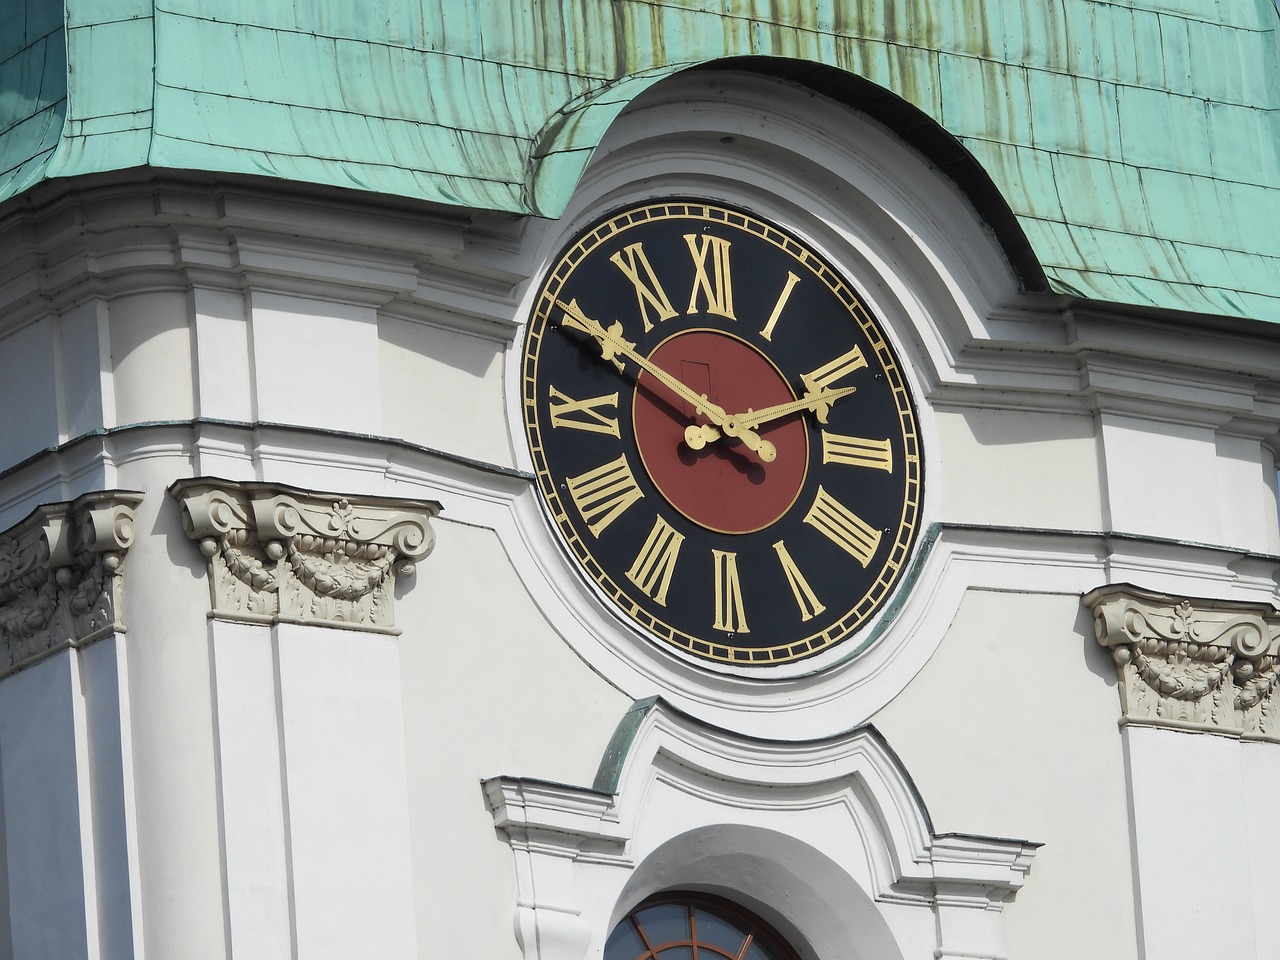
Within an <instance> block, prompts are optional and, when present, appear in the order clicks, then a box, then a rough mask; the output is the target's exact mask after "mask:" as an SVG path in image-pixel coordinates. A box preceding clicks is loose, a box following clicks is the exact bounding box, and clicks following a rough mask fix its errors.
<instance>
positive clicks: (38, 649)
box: [0, 490, 142, 676]
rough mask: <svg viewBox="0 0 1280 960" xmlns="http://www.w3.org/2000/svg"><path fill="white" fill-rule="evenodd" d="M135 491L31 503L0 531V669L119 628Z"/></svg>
mask: <svg viewBox="0 0 1280 960" xmlns="http://www.w3.org/2000/svg"><path fill="white" fill-rule="evenodd" d="M141 501H142V494H140V493H135V492H132V491H126V490H107V491H104V492H102V493H88V494H85V495H84V496H82V497H79V498H78V499H76V500H73V501H71V502H70V503H50V504H44V505H43V506H39V507H37V508H36V509H35V510H33V511H32V512H31V513H30V514H29V515H28V516H27V517H26V518H25V519H24V520H22V521H20V522H19V523H18V524H16V525H15V526H13V527H10V528H9V529H8V530H6V531H4V532H3V533H0V676H5V675H8V674H10V673H13V672H15V671H17V670H20V669H22V668H23V667H27V666H30V665H31V664H33V663H35V662H37V661H38V660H41V659H43V658H44V657H47V656H49V655H50V654H51V653H54V652H55V651H57V650H61V649H64V648H66V647H71V646H83V645H85V644H88V643H92V642H93V641H94V640H97V639H99V638H101V637H104V636H107V635H108V634H111V633H123V632H124V623H123V622H122V620H121V610H120V588H121V574H122V567H123V563H124V555H125V551H126V550H128V549H129V546H130V544H132V543H133V508H134V507H136V506H137V505H138V504H139V503H140V502H141Z"/></svg>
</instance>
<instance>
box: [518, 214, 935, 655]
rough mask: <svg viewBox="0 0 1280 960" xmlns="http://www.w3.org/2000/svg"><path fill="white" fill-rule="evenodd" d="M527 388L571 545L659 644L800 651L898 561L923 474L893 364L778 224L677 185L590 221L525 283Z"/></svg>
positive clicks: (865, 598) (868, 322) (852, 618)
mask: <svg viewBox="0 0 1280 960" xmlns="http://www.w3.org/2000/svg"><path fill="white" fill-rule="evenodd" d="M522 399H523V406H524V417H525V428H526V433H527V436H528V440H529V446H530V450H531V452H532V455H533V461H534V466H535V470H536V474H537V483H538V488H539V490H540V492H541V494H542V497H543V500H544V502H545V503H546V506H547V508H548V510H549V512H550V515H551V518H552V522H553V524H554V526H555V528H556V530H557V531H558V533H559V535H560V537H561V538H562V540H563V542H564V544H565V546H566V547H567V549H568V551H569V553H570V554H571V555H572V556H573V558H574V559H575V561H576V562H577V563H578V564H579V566H580V567H581V569H582V571H583V572H584V573H585V575H586V576H587V577H588V578H589V579H590V580H591V581H592V582H594V583H595V584H596V586H597V587H598V588H599V589H600V591H601V592H603V594H604V595H605V596H606V597H607V598H608V599H609V600H610V601H611V602H612V603H613V605H614V606H615V607H616V609H617V611H618V612H619V613H620V614H621V615H622V616H623V617H625V618H626V619H628V620H629V621H630V622H632V623H634V624H636V625H638V626H639V627H640V628H642V629H643V630H644V631H645V632H646V633H647V634H649V635H650V636H652V637H654V638H656V639H657V640H658V641H660V642H662V643H666V644H670V645H672V646H674V647H676V648H679V649H680V650H682V651H684V652H685V653H688V654H692V655H693V656H695V657H700V658H704V659H707V660H712V661H720V662H728V663H734V664H743V665H767V664H774V663H782V662H787V661H791V660H797V659H800V658H803V657H807V656H811V655H813V654H816V653H818V652H820V651H823V650H826V649H828V648H829V647H831V646H832V645H833V644H836V643H839V642H840V641H842V640H844V639H846V638H848V637H849V636H851V635H852V634H854V633H855V632H856V631H857V630H858V628H859V627H861V626H863V625H864V624H865V623H866V622H867V621H868V619H869V618H870V617H871V616H872V615H873V614H874V613H875V611H876V610H877V609H878V608H879V607H880V606H881V604H883V603H884V601H885V600H886V598H887V597H888V596H889V594H890V592H891V591H892V589H893V588H894V586H895V584H896V583H897V582H898V580H899V578H900V577H901V575H902V573H903V570H904V568H905V565H906V561H907V557H908V554H909V553H910V550H911V546H912V543H913V541H914V538H915V535H916V530H917V525H918V521H919V511H920V499H921V490H922V487H921V484H922V473H923V470H922V462H921V451H920V442H919V433H918V430H917V425H916V417H915V412H914V410H913V406H912V401H911V396H910V394H909V391H908V387H907V384H906V381H905V378H904V377H903V374H902V370H901V367H900V365H899V362H898V359H897V357H896V355H895V354H894V352H893V350H892V348H891V347H890V346H889V344H888V342H887V341H886V339H885V337H884V334H883V332H882V330H881V327H880V324H879V322H878V320H877V319H876V318H875V317H874V316H872V315H871V313H870V311H869V310H868V309H867V308H866V306H865V305H864V304H863V303H862V302H861V300H860V299H859V297H858V296H857V294H856V293H855V292H854V291H853V289H852V288H851V287H850V286H849V284H848V283H847V282H846V281H845V280H844V278H843V277H841V276H840V274H839V273H838V272H837V271H836V270H835V269H834V268H833V267H832V266H831V265H830V264H829V263H828V262H827V261H826V260H825V259H823V258H822V257H821V256H820V255H819V254H817V253H815V252H814V251H813V250H811V249H810V248H809V247H808V246H807V245H806V244H805V243H804V242H802V241H801V240H799V239H797V238H796V237H794V236H792V235H791V234H789V233H788V232H787V231H786V230H784V229H782V228H781V227H779V226H776V225H773V224H770V223H767V222H765V221H763V220H761V219H759V218H758V217H754V216H752V215H750V214H748V213H745V212H742V211H739V210H734V209H731V208H727V207H724V206H720V205H715V204H710V203H704V202H700V201H692V200H673V201H667V202H662V203H650V204H646V205H643V206H639V207H634V208H632V209H629V210H625V211H622V212H620V213H617V214H614V215H612V216H610V217H608V218H606V219H604V220H601V221H600V222H599V223H597V224H595V225H594V226H592V227H591V228H590V229H588V230H587V231H585V232H584V233H583V234H582V235H581V236H580V237H579V238H578V239H577V240H576V241H575V242H573V243H572V244H571V245H570V246H569V247H568V248H567V249H566V250H565V251H564V252H563V254H562V255H561V256H560V258H559V259H558V260H557V262H556V263H555V265H554V266H553V268H552V270H551V271H550V273H549V274H548V275H547V278H546V280H545V282H544V284H543V287H542V289H541V291H540V292H539V295H538V297H537V300H536V302H535V305H534V308H533V314H532V316H531V317H530V320H529V329H528V334H527V340H526V343H525V351H524V359H523V398H522Z"/></svg>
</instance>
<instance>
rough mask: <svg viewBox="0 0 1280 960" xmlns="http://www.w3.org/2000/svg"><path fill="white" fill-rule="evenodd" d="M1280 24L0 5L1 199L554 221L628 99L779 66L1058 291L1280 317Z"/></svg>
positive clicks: (678, 8) (758, 4)
mask: <svg viewBox="0 0 1280 960" xmlns="http://www.w3.org/2000/svg"><path fill="white" fill-rule="evenodd" d="M712 6H714V7H715V8H716V11H717V12H708V10H707V8H708V7H712ZM446 11H447V12H446ZM720 11H723V12H720ZM1278 28H1280V9H1277V6H1276V0H1216V2H1214V0H983V2H981V3H978V2H974V0H808V2H801V0H722V2H718V3H716V4H708V3H705V2H703V0H610V2H605V0H377V2H374V0H365V2H359V3H351V2H348V0H271V2H263V0H217V2H213V3H211V2H208V0H62V3H61V4H59V3H57V2H56V0H11V2H9V3H7V4H5V5H4V12H2V13H0V199H3V198H7V197H12V196H14V195H16V194H18V193H21V192H22V191H23V190H25V189H27V188H28V187H30V186H32V185H33V184H34V183H36V182H38V181H40V180H42V179H48V178H52V177H67V176H72V175H76V174H81V173H90V172H98V171H104V170H112V169H120V168H124V167H131V166H139V165H143V164H151V165H153V166H156V167H170V168H185V169H198V170H210V171H219V172H241V173H251V174H259V175H266V176H273V177H281V178H284V179H289V180H301V181H309V182H314V183H323V184H331V185H336V186H343V187H353V188H357V189H361V190H371V191H376V192H379V193H386V194H394V195H400V196H406V197H417V198H422V199H426V200H432V201H436V202H440V203H446V204H455V205H463V206H471V207H483V208H489V209H496V210H505V211H510V212H513V213H536V214H540V215H543V216H556V215H557V214H558V213H559V212H560V211H561V210H562V209H563V207H564V205H565V203H566V202H567V200H568V197H569V196H570V195H571V194H572V192H573V189H574V185H575V184H576V182H577V179H578V177H579V175H580V174H581V171H582V168H583V166H584V165H585V163H586V161H587V160H588V159H589V157H590V155H591V152H592V150H593V149H594V147H595V145H596V143H597V142H598V140H599V138H600V136H601V135H602V133H603V131H604V130H605V129H606V128H607V127H608V125H609V123H610V122H611V121H612V119H613V118H614V117H615V116H616V115H617V113H618V111H619V110H621V108H622V107H623V106H625V105H626V103H627V102H628V101H629V100H630V99H631V98H632V97H634V96H635V95H636V94H637V93H639V92H640V91H641V90H643V89H645V88H646V87H647V86H649V85H650V84H652V83H653V82H655V81H658V80H660V79H662V78H663V77H666V76H669V75H671V74H672V73H674V72H676V71H678V70H681V69H684V68H686V67H689V66H694V65H698V64H702V63H707V62H710V61H714V60H718V59H721V58H725V57H734V56H763V57H778V58H783V57H785V58H791V59H792V60H800V61H810V62H812V63H814V64H822V65H826V66H829V67H832V68H835V69H837V70H840V71H847V72H848V73H849V74H852V75H856V76H859V77H863V78H865V79H866V80H868V81H870V82H872V83H875V84H877V85H879V86H881V87H883V88H885V89H887V90H890V91H892V92H894V93H895V94H897V95H898V96H899V97H901V98H903V99H904V100H906V101H907V102H909V103H910V104H912V105H914V106H915V107H916V108H918V109H919V110H920V111H922V112H923V113H925V114H927V115H928V116H929V117H931V118H933V119H934V120H935V121H937V122H938V123H939V124H940V125H941V126H942V127H943V128H945V130H947V131H948V132H950V134H952V135H953V136H954V137H955V138H957V140H958V142H959V143H960V144H962V145H963V147H964V148H965V149H966V150H967V151H968V152H969V154H970V155H971V156H972V157H973V158H974V159H975V160H976V161H977V162H978V164H980V165H981V167H982V168H983V170H985V172H986V174H987V175H988V176H989V177H990V178H991V181H992V182H993V183H994V185H995V187H996V188H997V189H998V191H999V192H1000V194H1001V195H1002V196H1003V198H1004V200H1005V202H1006V203H1007V204H1008V205H1009V207H1010V208H1011V210H1012V212H1013V214H1014V215H1015V217H1016V218H1017V223H1018V225H1019V226H1020V227H1021V229H1022V231H1023V232H1024V233H1025V236H1026V238H1027V240H1028V241H1029V242H1030V245H1031V248H1032V250H1033V252H1034V255H1035V257H1036V259H1037V260H1038V261H1039V263H1040V264H1041V266H1042V267H1043V269H1044V271H1045V274H1046V276H1047V278H1048V280H1049V283H1050V286H1051V288H1052V289H1054V290H1057V291H1060V292H1066V293H1073V294H1077V295H1079V296H1082V297H1088V298H1093V299H1099V300H1106V301H1116V302H1120V303H1126V304H1135V305H1149V306H1156V307H1164V308H1172V309H1182V310H1192V311H1196V312H1202V313H1211V314H1223V315H1230V316H1240V317H1255V318H1260V319H1265V320H1271V321H1276V322H1280V240H1277V239H1276V238H1277V228H1276V224H1278V223H1280V34H1278ZM68 64H69V65H70V66H69V67H68Z"/></svg>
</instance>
